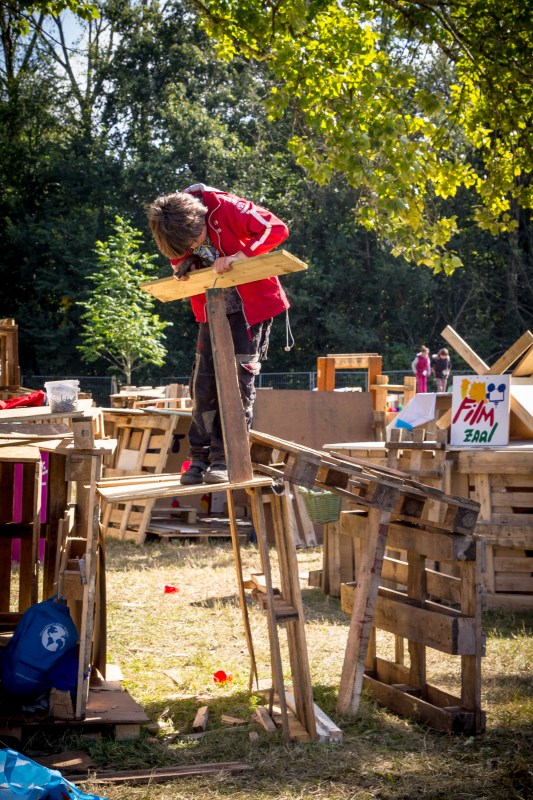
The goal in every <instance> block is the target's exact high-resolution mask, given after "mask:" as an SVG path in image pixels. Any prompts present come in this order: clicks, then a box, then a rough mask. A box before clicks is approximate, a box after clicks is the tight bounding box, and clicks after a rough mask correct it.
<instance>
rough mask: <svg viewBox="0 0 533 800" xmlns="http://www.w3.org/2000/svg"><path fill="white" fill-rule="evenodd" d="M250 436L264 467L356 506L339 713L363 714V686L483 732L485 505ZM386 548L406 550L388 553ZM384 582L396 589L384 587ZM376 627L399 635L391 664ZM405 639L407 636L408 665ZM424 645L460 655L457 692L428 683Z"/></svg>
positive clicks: (442, 726)
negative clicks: (481, 535)
mask: <svg viewBox="0 0 533 800" xmlns="http://www.w3.org/2000/svg"><path fill="white" fill-rule="evenodd" d="M250 438H251V454H252V460H253V462H254V463H255V464H256V466H257V467H258V468H259V469H261V470H262V471H264V472H267V473H268V474H270V475H271V476H272V477H278V478H284V479H289V480H291V481H293V482H294V483H297V484H299V485H305V486H307V487H310V486H313V485H314V486H318V487H321V488H323V489H327V490H328V491H331V492H334V493H337V494H340V495H341V496H342V497H344V498H345V500H346V501H347V502H348V504H349V505H350V507H351V509H352V510H350V511H344V512H341V522H340V523H339V531H342V535H343V536H344V537H345V538H349V539H350V540H351V541H350V547H351V552H352V556H351V557H352V564H353V566H354V568H355V577H356V581H357V584H356V591H355V586H354V585H353V583H352V584H351V586H350V585H349V584H348V585H345V586H344V587H342V594H343V595H344V598H345V607H346V608H349V611H350V616H351V621H350V631H349V635H348V642H347V646H346V652H345V656H344V663H343V668H342V674H341V682H340V688H339V698H338V706H337V708H338V711H339V713H342V714H350V715H354V714H356V713H357V710H358V704H359V699H360V694H361V690H362V688H363V686H366V687H367V688H369V689H370V690H371V691H372V692H373V694H374V696H375V697H376V699H378V701H379V702H381V703H383V704H384V705H387V706H388V707H390V708H391V709H393V710H395V711H396V712H397V713H403V714H406V715H408V716H412V717H415V718H416V719H419V720H423V721H425V722H427V724H429V725H432V726H433V727H435V728H437V729H439V730H447V731H452V730H453V731H463V732H468V733H479V732H481V731H482V730H484V725H485V719H484V714H483V712H482V710H481V656H482V654H483V646H482V638H481V594H482V584H481V564H482V558H481V547H482V545H481V543H480V542H479V541H477V540H476V538H475V537H474V528H475V524H476V520H477V514H478V511H479V505H478V504H477V503H475V502H472V501H470V500H469V499H467V498H458V497H451V496H449V495H447V494H446V493H445V492H444V491H442V489H438V488H432V487H429V486H425V485H424V484H421V483H420V482H419V481H416V480H415V479H413V478H410V477H409V476H408V475H405V474H403V473H400V472H399V471H398V470H394V469H392V468H386V467H378V466H376V465H374V464H368V463H365V462H362V461H357V460H356V459H349V460H348V459H342V458H340V457H339V456H336V455H334V454H330V453H327V452H325V451H324V452H322V451H313V450H310V449H308V448H303V447H300V446H298V445H295V444H293V443H290V442H283V441H281V440H277V439H275V438H274V437H268V436H266V435H264V434H258V433H255V432H252V433H251V436H250ZM387 548H391V549H394V550H397V551H398V552H399V553H402V554H403V553H405V557H404V558H401V559H400V558H396V559H393V558H391V557H389V556H386V555H385V551H386V549H387ZM356 552H357V558H355V557H354V554H355V553H356ZM434 561H438V562H439V564H444V565H445V564H448V563H450V564H452V565H453V567H454V568H455V569H458V571H459V573H460V574H459V576H456V575H453V574H441V573H439V572H437V571H436V570H434V569H431V568H430V566H429V564H433V562H434ZM383 580H386V581H389V582H390V583H394V584H395V585H396V588H395V589H385V588H383V587H380V584H381V582H382V581H383ZM350 602H351V607H350V606H349V604H350ZM457 606H459V608H457ZM376 629H381V630H384V631H387V632H390V633H392V634H393V635H394V636H395V637H396V640H397V647H396V657H395V660H394V661H387V660H386V659H384V658H383V657H381V656H379V655H378V653H377V648H376V641H377V637H376ZM403 640H407V651H408V652H409V665H408V666H406V664H405V662H404V652H405V647H404V645H403ZM427 647H431V648H433V649H441V650H443V651H444V652H446V653H449V654H451V655H458V656H459V657H460V669H461V675H460V680H461V694H460V696H459V697H455V696H452V694H451V693H449V692H446V691H444V690H441V689H438V688H437V687H435V686H433V685H432V684H430V683H429V682H428V680H427V671H428V669H427V668H428V663H427V659H426V648H427Z"/></svg>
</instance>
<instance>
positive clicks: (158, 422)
mask: <svg viewBox="0 0 533 800" xmlns="http://www.w3.org/2000/svg"><path fill="white" fill-rule="evenodd" d="M104 420H105V428H106V431H107V433H108V434H109V435H111V437H112V438H114V439H117V442H118V446H117V449H116V451H115V453H114V454H113V456H112V457H109V458H108V459H106V461H107V463H106V465H105V470H104V477H105V478H118V477H121V476H123V477H126V476H132V475H147V474H153V475H158V474H161V473H162V472H163V470H164V468H165V464H166V462H167V458H168V454H169V451H170V449H171V446H172V441H173V436H174V429H175V426H176V423H177V420H178V416H177V415H176V413H172V412H164V411H160V412H157V413H155V412H150V411H142V410H140V409H135V410H130V409H128V410H126V409H124V410H119V409H115V410H112V411H111V410H106V412H105V414H104ZM154 503H155V499H151V498H145V499H138V500H136V501H126V502H118V503H112V504H109V505H107V506H106V508H105V510H104V515H103V520H102V524H103V526H104V531H105V534H106V535H107V536H113V537H115V538H118V539H132V540H133V541H135V542H137V543H138V544H142V543H143V542H144V540H145V538H146V529H147V526H148V524H149V522H150V516H151V513H152V509H153V506H154Z"/></svg>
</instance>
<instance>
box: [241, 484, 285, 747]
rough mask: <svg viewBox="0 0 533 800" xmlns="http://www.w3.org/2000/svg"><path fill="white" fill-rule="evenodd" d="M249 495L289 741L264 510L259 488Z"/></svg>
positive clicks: (272, 657) (274, 669) (272, 658)
mask: <svg viewBox="0 0 533 800" xmlns="http://www.w3.org/2000/svg"><path fill="white" fill-rule="evenodd" d="M248 491H249V492H250V495H251V504H252V519H253V522H254V527H255V530H256V533H257V546H258V549H259V554H260V558H261V567H262V570H263V575H264V576H265V587H266V590H267V591H266V594H265V598H266V612H267V614H266V617H267V625H268V634H269V643H270V664H271V669H272V686H273V689H274V691H275V692H277V693H278V695H279V703H280V711H281V723H282V732H283V739H284V741H286V742H290V741H291V735H290V730H289V718H288V713H287V712H288V709H287V702H286V700H285V684H284V680H283V667H282V663H281V652H280V646H279V633H278V626H277V622H276V612H275V609H274V591H273V586H272V572H271V568H270V556H269V551H268V542H267V534H266V523H265V511H264V506H263V498H262V492H261V489H260V488H257V487H256V488H254V489H249V490H248Z"/></svg>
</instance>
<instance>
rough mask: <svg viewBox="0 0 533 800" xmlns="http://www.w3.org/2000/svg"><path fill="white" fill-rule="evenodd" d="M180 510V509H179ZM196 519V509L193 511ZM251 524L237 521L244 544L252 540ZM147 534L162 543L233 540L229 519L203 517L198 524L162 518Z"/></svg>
mask: <svg viewBox="0 0 533 800" xmlns="http://www.w3.org/2000/svg"><path fill="white" fill-rule="evenodd" d="M178 510H179V509H178ZM193 511H194V512H195V518H196V509H193ZM251 527H252V525H251V522H250V521H244V520H237V528H238V531H237V532H238V536H239V540H240V541H241V542H242V543H246V542H247V541H249V539H250V532H251ZM146 533H147V535H148V534H151V535H152V536H157V537H159V539H160V540H161V541H172V540H174V539H191V540H193V541H199V542H201V543H202V544H207V542H208V541H209V540H210V539H231V527H230V520H229V518H225V519H224V518H220V517H211V516H209V517H202V518H200V519H199V520H197V521H196V522H192V523H189V522H181V521H180V520H179V519H176V518H175V517H170V516H169V517H167V518H164V517H160V518H157V517H156V518H154V516H153V515H152V519H151V520H150V523H149V525H148V527H147V528H146Z"/></svg>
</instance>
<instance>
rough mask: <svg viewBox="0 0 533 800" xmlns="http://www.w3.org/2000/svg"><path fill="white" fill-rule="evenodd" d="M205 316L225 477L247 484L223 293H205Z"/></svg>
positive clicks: (246, 459)
mask: <svg viewBox="0 0 533 800" xmlns="http://www.w3.org/2000/svg"><path fill="white" fill-rule="evenodd" d="M207 316H208V320H209V330H210V334H211V348H212V351H213V364H214V368H215V377H216V383H217V395H218V405H219V412H220V422H221V427H222V434H223V438H224V452H225V454H226V465H227V468H228V475H229V479H230V481H232V482H233V481H246V480H250V479H251V478H252V477H253V471H252V462H251V459H250V447H249V444H248V429H247V426H246V418H245V415H244V408H243V405H242V400H241V393H240V389H239V379H238V376H237V364H236V361H235V348H234V346H233V340H232V337H231V330H230V326H229V322H228V317H227V315H226V302H225V300H224V292H223V290H222V289H209V290H208V291H207Z"/></svg>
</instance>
